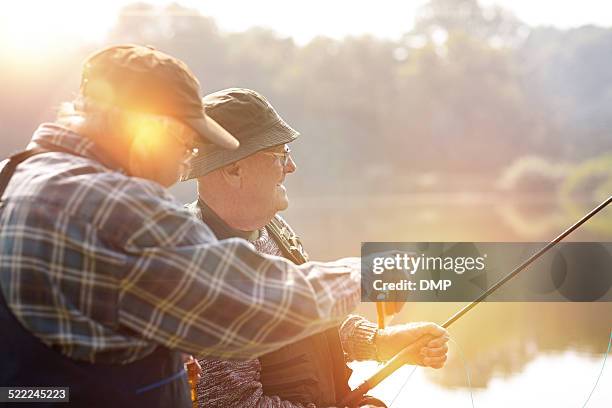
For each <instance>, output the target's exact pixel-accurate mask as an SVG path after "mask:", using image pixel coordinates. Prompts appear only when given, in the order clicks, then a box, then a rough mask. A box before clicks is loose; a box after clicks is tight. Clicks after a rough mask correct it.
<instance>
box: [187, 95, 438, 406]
mask: <svg viewBox="0 0 612 408" xmlns="http://www.w3.org/2000/svg"><path fill="white" fill-rule="evenodd" d="M203 102H204V107H205V110H206V112H207V114H208V115H209V116H210V117H212V118H213V119H214V120H215V121H216V122H218V123H219V124H220V125H221V126H223V127H224V128H225V129H227V130H229V131H230V132H231V133H232V134H233V135H234V136H235V137H236V138H238V139H239V141H240V147H239V148H237V149H235V150H231V151H230V150H226V149H219V148H216V149H213V150H212V151H211V152H210V153H209V154H207V155H205V156H200V157H195V158H192V159H191V160H190V162H189V170H188V172H187V173H186V175H185V177H184V179H189V178H197V179H198V195H199V197H198V200H197V201H195V202H193V203H192V204H190V205H188V206H187V207H188V208H189V210H190V211H191V212H192V213H193V214H194V215H196V216H197V217H198V218H200V219H202V220H203V221H204V222H206V224H207V225H208V226H209V227H210V228H211V229H212V231H213V232H214V233H215V235H216V236H217V238H218V239H227V238H231V237H242V238H244V239H247V240H249V241H250V242H251V243H253V245H254V246H255V248H256V249H257V250H258V251H259V252H261V253H266V254H271V255H277V256H282V257H285V258H287V259H289V260H291V261H292V262H294V263H296V264H304V263H306V262H308V255H307V254H306V251H305V250H304V248H303V247H302V244H301V242H300V240H299V239H298V237H297V236H296V234H295V233H294V232H293V230H292V228H291V227H290V226H289V225H288V224H287V223H286V222H285V220H284V219H283V218H281V217H280V216H279V215H278V214H277V213H278V212H279V211H282V210H285V209H286V208H287V206H288V204H289V201H288V198H287V191H286V189H285V187H284V186H283V182H284V180H285V177H286V176H287V175H289V174H291V173H293V172H294V171H295V170H296V164H295V162H294V160H293V158H292V157H291V155H290V150H289V147H288V143H291V142H293V141H294V140H295V139H296V138H297V137H298V133H297V132H296V131H295V130H293V129H292V128H291V127H290V126H289V125H287V124H286V123H285V122H284V121H283V119H282V118H281V117H280V116H279V115H278V113H277V112H276V111H275V109H274V108H273V107H272V106H271V105H270V103H269V102H268V101H267V100H266V98H264V97H263V96H262V95H260V94H259V93H257V92H255V91H252V90H249V89H243V88H231V89H225V90H222V91H219V92H216V93H213V94H210V95H207V96H206V97H204V99H203ZM262 278H265V276H263V277H262ZM425 334H429V335H431V336H433V337H434V339H433V340H431V341H430V342H429V343H427V344H426V345H425V346H423V344H419V342H418V340H419V339H420V338H421V336H423V335H425ZM447 340H448V337H447V333H446V331H445V330H444V329H443V328H441V327H439V326H437V325H435V324H433V323H413V324H408V325H398V326H392V327H388V328H386V329H384V330H378V329H377V327H376V325H375V324H373V323H371V322H369V321H368V320H366V319H364V318H363V317H360V316H349V317H348V318H347V319H345V321H344V322H343V323H342V325H341V326H340V327H335V328H332V329H329V330H327V331H325V332H323V333H320V334H316V335H313V336H310V337H308V338H306V339H303V340H301V341H298V342H296V343H293V344H290V345H287V346H285V347H284V348H282V349H280V350H278V351H274V352H272V353H269V354H266V355H264V356H262V357H260V358H259V359H254V360H251V361H246V362H235V361H228V360H211V359H201V360H200V365H201V366H202V370H203V375H202V378H201V380H200V381H199V383H198V390H197V391H198V401H199V404H200V406H201V407H207V408H217V407H218V408H230V407H246V408H250V407H252V408H255V407H257V408H276V407H278V408H293V407H295V408H297V407H329V406H333V405H334V404H335V403H336V401H339V400H340V399H341V398H342V397H343V396H344V395H345V394H346V393H347V392H348V391H350V389H349V387H348V378H349V377H350V374H351V370H350V369H349V368H348V367H347V366H346V360H366V359H370V360H375V359H379V360H380V359H387V358H389V357H391V356H393V355H394V354H396V353H397V352H398V351H399V350H401V349H403V348H405V347H410V346H412V347H413V350H414V362H415V363H416V364H420V365H424V366H429V367H434V368H439V367H441V366H443V365H444V362H445V360H446V352H447V350H448V348H447V346H446V342H447ZM421 353H422V354H421ZM361 406H372V407H382V406H384V404H383V403H382V402H381V401H378V400H376V399H374V398H371V397H367V398H365V399H364V400H363V401H362V402H361Z"/></svg>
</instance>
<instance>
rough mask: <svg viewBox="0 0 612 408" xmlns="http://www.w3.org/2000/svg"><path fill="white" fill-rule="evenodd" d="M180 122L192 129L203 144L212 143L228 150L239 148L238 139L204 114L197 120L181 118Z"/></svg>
mask: <svg viewBox="0 0 612 408" xmlns="http://www.w3.org/2000/svg"><path fill="white" fill-rule="evenodd" d="M181 121H182V122H184V123H185V124H186V125H187V126H189V127H190V128H191V129H193V130H194V131H195V132H196V133H197V134H198V136H200V138H201V141H202V142H204V143H212V144H214V145H217V146H219V147H221V148H223V149H230V150H234V149H237V148H238V146H240V142H239V141H238V139H236V138H235V137H234V136H232V135H231V134H230V133H229V132H228V131H227V130H225V129H223V127H221V125H219V124H218V123H217V122H215V121H214V120H213V119H211V118H210V117H209V116H207V115H206V114H203V116H202V117H199V118H181Z"/></svg>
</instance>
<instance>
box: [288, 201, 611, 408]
mask: <svg viewBox="0 0 612 408" xmlns="http://www.w3.org/2000/svg"><path fill="white" fill-rule="evenodd" d="M597 199H599V197H597ZM602 199H603V198H602ZM596 201H597V200H596V199H593V200H586V201H584V202H571V203H568V202H559V201H558V200H551V199H550V198H549V197H537V196H529V197H504V196H501V195H498V194H494V193H491V194H463V193H457V194H416V195H411V194H405V195H386V196H377V197H373V198H372V197H369V198H365V197H313V198H309V197H292V199H291V207H290V209H289V210H288V211H287V212H286V217H287V218H288V219H289V221H290V222H291V224H292V225H293V226H294V228H295V229H296V231H298V233H299V234H300V235H301V236H302V237H303V240H304V243H305V247H306V248H307V250H309V252H310V253H311V255H312V257H313V258H314V259H333V258H337V257H342V256H347V255H358V253H359V248H360V244H361V242H362V241H407V242H418V241H526V242H539V241H548V240H551V239H552V238H554V237H555V236H557V235H558V234H559V233H560V232H562V231H563V230H564V229H565V228H567V227H568V226H569V225H571V224H572V223H574V222H575V221H576V220H578V219H579V218H580V217H581V216H582V214H581V212H584V213H586V212H587V211H588V210H589V209H590V208H593V207H594V206H595V205H596V204H597V203H596ZM571 240H575V241H606V242H607V241H612V208H607V209H606V210H604V211H602V212H601V213H600V214H599V215H597V216H596V218H593V219H592V221H591V222H589V223H587V224H585V225H584V228H582V229H580V230H577V231H576V233H575V234H573V235H572V236H571ZM512 266H513V265H509V270H511V267H512ZM522 273H528V270H526V271H524V272H522ZM610 273H612V267H611V270H610ZM461 306H463V304H454V303H445V304H426V303H416V304H408V305H406V306H405V308H404V310H402V312H401V314H400V315H399V316H397V317H396V318H395V320H394V322H395V323H403V322H409V321H435V322H442V321H444V320H446V318H448V317H449V316H451V315H452V314H453V313H454V312H455V311H456V310H458V309H459V308H460V307H461ZM358 312H359V313H361V314H363V315H365V316H367V317H368V318H370V319H372V320H373V321H375V311H374V307H373V305H370V304H362V306H361V307H360V308H359V310H358ZM610 330H612V303H592V304H585V303H485V304H481V305H479V306H477V307H476V308H475V309H473V310H472V311H470V312H469V313H468V314H467V315H465V316H464V317H463V318H461V319H460V320H459V321H457V322H456V323H455V324H454V325H453V326H451V328H450V333H451V335H452V337H453V339H454V340H455V341H456V342H457V343H458V344H459V345H460V346H461V348H462V349H463V352H464V354H465V359H466V362H467V365H468V366H469V369H470V372H471V377H472V378H471V380H472V390H473V397H474V406H475V407H495V408H503V407H513V408H514V407H555V408H565V407H567V408H574V407H577V408H580V407H582V406H583V404H584V402H585V401H586V399H587V397H588V395H589V393H590V392H591V389H592V388H593V386H594V384H595V381H596V379H597V375H598V374H599V372H600V370H601V366H602V362H603V357H604V352H605V351H606V347H607V345H608V340H609V336H610ZM353 368H354V374H353V376H352V378H351V385H352V386H356V385H357V384H359V383H360V382H361V381H363V380H364V379H365V378H367V377H368V376H369V375H372V374H373V373H374V372H375V371H376V369H377V368H378V366H377V364H375V363H370V362H365V363H355V364H354V365H353ZM411 370H412V367H403V368H402V369H400V370H399V371H398V372H396V373H395V374H393V375H392V376H390V377H389V378H388V379H386V380H385V381H383V383H381V384H380V385H379V386H377V387H376V388H375V389H374V390H373V391H372V392H371V394H372V395H374V396H376V397H378V398H380V399H382V400H383V401H385V402H387V403H391V401H392V400H393V399H394V398H395V397H396V395H397V393H398V392H399V391H400V389H401V388H402V384H403V383H404V381H405V380H406V378H407V376H408V374H409V373H410V371H411ZM471 406H472V405H471V399H470V394H469V389H468V387H467V378H466V374H465V367H464V364H463V362H462V359H461V355H460V353H459V351H458V349H457V345H456V344H451V345H450V352H449V360H448V362H447V365H446V366H445V367H444V368H443V369H441V370H431V369H429V370H428V369H423V368H419V369H417V371H416V372H415V373H414V375H413V376H412V377H411V378H410V380H409V382H408V384H407V386H406V387H405V388H404V389H403V390H402V391H401V392H400V394H399V395H397V399H396V400H395V403H394V404H393V407H395V408H398V407H400V408H404V407H471ZM588 407H592V408H595V407H599V408H604V407H605V408H610V407H612V357H609V360H608V362H607V364H606V368H605V370H604V373H603V375H602V377H601V379H600V380H599V384H598V386H597V389H596V390H595V392H594V393H593V396H592V397H591V399H590V401H589V404H588Z"/></svg>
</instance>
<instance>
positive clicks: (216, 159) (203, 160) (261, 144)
mask: <svg viewBox="0 0 612 408" xmlns="http://www.w3.org/2000/svg"><path fill="white" fill-rule="evenodd" d="M254 132H256V133H257V137H252V136H251V137H247V138H242V137H241V139H242V143H241V145H240V147H239V148H237V149H233V150H227V149H219V148H214V149H210V150H208V151H207V152H206V153H204V154H202V155H199V156H197V157H193V158H192V159H191V160H190V161H189V166H188V169H187V172H186V173H185V174H184V175H183V176H182V177H181V181H186V180H189V179H192V178H197V177H202V176H205V175H206V174H208V173H210V172H211V171H214V170H216V169H218V168H221V167H223V166H226V165H228V164H231V163H234V162H237V161H238V160H242V159H244V158H245V157H248V156H250V155H252V154H255V153H257V152H258V151H261V150H265V149H268V148H270V147H274V146H278V145H281V144H287V143H291V142H293V141H294V140H295V139H297V137H298V136H299V135H300V133H299V132H297V131H296V130H294V129H293V128H292V127H291V126H289V125H287V124H286V123H285V122H284V121H282V120H279V121H278V122H276V123H275V124H274V125H273V126H272V127H270V128H268V129H266V130H263V131H262V130H254Z"/></svg>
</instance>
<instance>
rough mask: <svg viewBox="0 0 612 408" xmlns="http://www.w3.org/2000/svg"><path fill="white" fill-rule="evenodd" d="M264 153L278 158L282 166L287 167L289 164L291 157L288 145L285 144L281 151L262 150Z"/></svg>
mask: <svg viewBox="0 0 612 408" xmlns="http://www.w3.org/2000/svg"><path fill="white" fill-rule="evenodd" d="M263 153H264V154H268V155H270V156H274V157H278V158H280V163H281V164H282V166H283V167H287V165H288V164H289V159H290V158H291V149H289V146H285V151H283V152H263Z"/></svg>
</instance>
